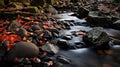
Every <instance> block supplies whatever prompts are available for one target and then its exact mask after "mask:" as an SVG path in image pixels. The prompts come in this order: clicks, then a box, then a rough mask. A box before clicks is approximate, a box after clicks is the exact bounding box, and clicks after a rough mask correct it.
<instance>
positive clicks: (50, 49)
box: [42, 43, 59, 54]
mask: <svg viewBox="0 0 120 67" xmlns="http://www.w3.org/2000/svg"><path fill="white" fill-rule="evenodd" d="M58 49H59V48H58V47H57V46H55V45H53V44H49V43H46V44H45V45H43V46H42V50H43V51H47V52H48V53H51V54H56V53H57V52H58Z"/></svg>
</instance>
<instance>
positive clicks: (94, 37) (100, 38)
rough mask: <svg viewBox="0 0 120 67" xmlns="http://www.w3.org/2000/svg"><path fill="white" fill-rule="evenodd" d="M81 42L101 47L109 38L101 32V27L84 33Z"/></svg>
mask: <svg viewBox="0 0 120 67" xmlns="http://www.w3.org/2000/svg"><path fill="white" fill-rule="evenodd" d="M83 40H84V41H85V43H86V44H88V45H89V44H90V45H94V46H101V45H102V46H103V44H104V43H107V42H108V41H109V40H110V38H109V36H108V34H107V33H105V32H103V31H102V28H101V27H95V28H93V29H92V30H90V31H89V32H87V33H86V35H85V36H84V37H83ZM104 46H105V45H104Z"/></svg>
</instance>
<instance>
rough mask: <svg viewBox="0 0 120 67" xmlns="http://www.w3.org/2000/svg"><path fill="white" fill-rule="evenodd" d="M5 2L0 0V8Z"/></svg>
mask: <svg viewBox="0 0 120 67" xmlns="http://www.w3.org/2000/svg"><path fill="white" fill-rule="evenodd" d="M4 6H5V4H4V0H0V8H2V7H4Z"/></svg>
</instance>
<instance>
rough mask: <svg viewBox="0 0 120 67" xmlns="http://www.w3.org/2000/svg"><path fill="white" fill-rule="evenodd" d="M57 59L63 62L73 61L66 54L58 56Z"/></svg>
mask: <svg viewBox="0 0 120 67" xmlns="http://www.w3.org/2000/svg"><path fill="white" fill-rule="evenodd" d="M57 61H59V62H61V63H63V64H70V63H71V61H70V60H69V59H68V58H66V57H64V56H57Z"/></svg>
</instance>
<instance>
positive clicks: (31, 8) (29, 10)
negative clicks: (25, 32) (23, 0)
mask: <svg viewBox="0 0 120 67" xmlns="http://www.w3.org/2000/svg"><path fill="white" fill-rule="evenodd" d="M22 11H23V12H30V13H38V12H39V10H38V8H37V7H35V6H30V7H26V8H23V9H22Z"/></svg>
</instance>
